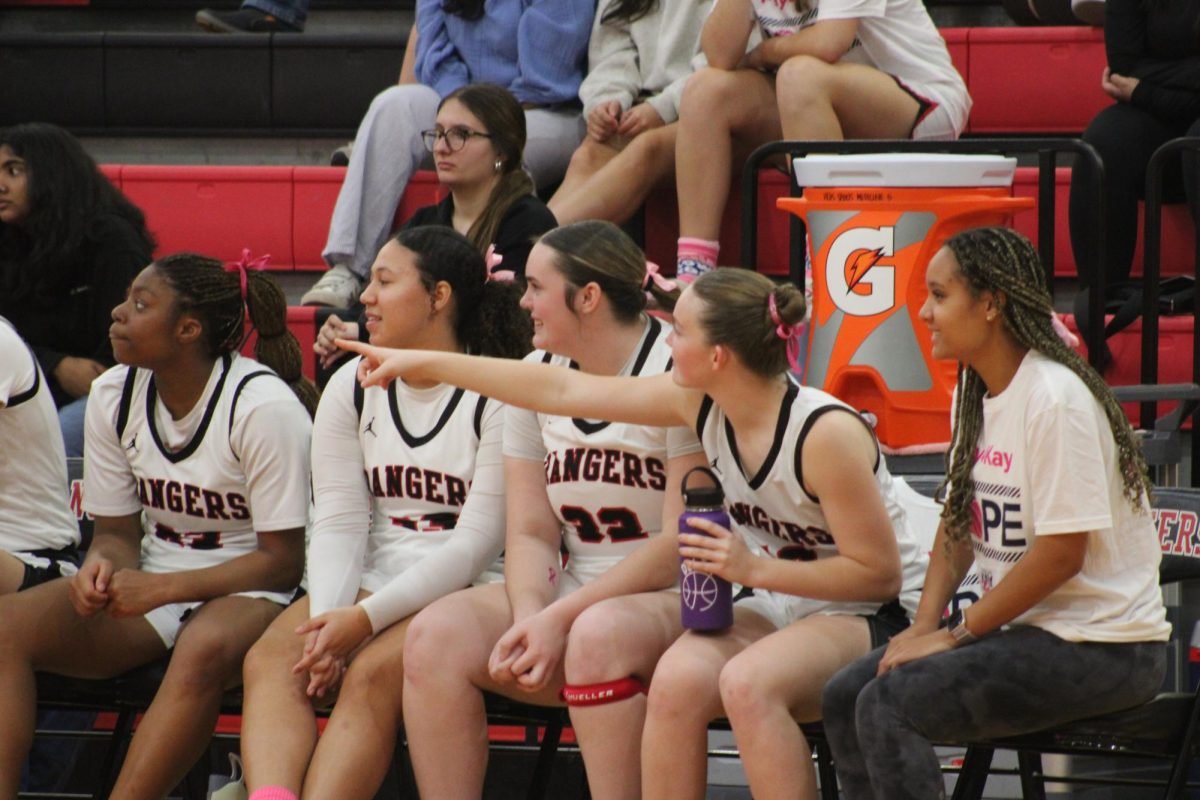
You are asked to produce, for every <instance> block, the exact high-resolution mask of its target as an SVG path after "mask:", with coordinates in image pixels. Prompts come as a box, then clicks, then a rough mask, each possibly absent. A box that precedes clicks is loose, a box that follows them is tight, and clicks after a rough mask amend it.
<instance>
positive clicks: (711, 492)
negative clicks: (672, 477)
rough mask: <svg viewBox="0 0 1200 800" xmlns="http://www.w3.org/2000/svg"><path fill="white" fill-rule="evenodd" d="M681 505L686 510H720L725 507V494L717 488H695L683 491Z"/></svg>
mask: <svg viewBox="0 0 1200 800" xmlns="http://www.w3.org/2000/svg"><path fill="white" fill-rule="evenodd" d="M683 504H684V505H685V506H686V507H688V508H720V507H721V506H723V505H725V493H724V492H722V491H721V487H719V486H697V487H695V488H693V489H687V490H685V491H684V493H683Z"/></svg>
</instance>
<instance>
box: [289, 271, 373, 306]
mask: <svg viewBox="0 0 1200 800" xmlns="http://www.w3.org/2000/svg"><path fill="white" fill-rule="evenodd" d="M362 290H363V285H362V280H361V279H360V278H359V277H358V276H357V275H355V274H354V273H353V272H351V271H350V270H349V269H348V268H346V267H345V266H343V265H341V264H337V265H336V266H333V267H330V269H329V271H328V272H326V273H325V274H324V275H322V276H321V280H319V281H317V282H316V283H314V284H313V287H312V288H311V289H309V290H308V291H307V292H305V293H304V296H303V297H301V298H300V304H301V305H305V306H331V307H333V308H349V307H350V306H352V305H354V301H355V300H357V299H358V296H359V295H360V294H362Z"/></svg>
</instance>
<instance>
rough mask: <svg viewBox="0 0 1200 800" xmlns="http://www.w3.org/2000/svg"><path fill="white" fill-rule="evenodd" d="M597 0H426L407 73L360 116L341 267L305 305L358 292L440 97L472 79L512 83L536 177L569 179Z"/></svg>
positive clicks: (334, 231) (342, 301)
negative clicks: (567, 173) (565, 174)
mask: <svg viewBox="0 0 1200 800" xmlns="http://www.w3.org/2000/svg"><path fill="white" fill-rule="evenodd" d="M594 10H595V3H594V2H593V0H489V2H487V3H486V4H485V3H484V0H418V2H417V4H416V24H415V26H414V28H413V33H412V34H410V35H409V40H408V48H407V51H406V57H405V69H402V70H401V74H400V85H399V86H393V87H392V88H390V89H388V90H386V91H384V92H382V93H381V94H379V95H378V96H377V97H376V98H375V100H374V101H373V102H372V103H371V108H370V109H369V110H368V111H367V114H366V116H365V117H364V118H363V121H362V123H361V124H360V125H359V128H358V135H357V137H356V139H355V146H354V153H353V157H352V158H351V159H350V163H349V166H348V168H347V171H346V180H345V182H344V183H343V184H342V189H341V192H340V193H339V194H338V201H337V206H336V207H335V208H334V211H333V219H332V220H331V221H330V226H329V239H328V241H327V242H326V244H325V251H324V253H323V256H324V258H325V260H326V261H327V262H329V265H330V266H331V267H332V269H330V270H329V271H328V272H327V273H325V275H323V276H322V277H321V279H320V280H319V281H318V282H317V284H316V285H315V286H313V288H312V289H311V290H309V291H308V292H307V293H306V294H305V295H304V297H303V298H302V300H303V302H304V303H305V304H306V305H323V306H333V307H335V308H346V307H347V306H349V305H350V304H351V303H353V302H354V300H355V299H356V298H357V297H358V293H359V291H360V290H361V289H362V285H363V284H364V283H365V282H366V279H367V275H368V272H369V270H370V266H371V260H372V259H373V258H374V257H375V254H376V253H377V252H379V248H380V247H382V246H383V243H384V241H385V240H386V239H387V237H388V233H389V231H391V230H392V219H393V218H394V216H395V213H396V206H397V204H398V203H399V201H400V198H401V197H402V196H403V194H404V190H405V187H406V186H407V184H408V181H409V178H410V177H411V176H412V174H413V172H415V171H416V170H417V169H418V168H419V167H421V166H422V164H423V163H424V162H425V149H424V147H423V146H422V142H421V132H422V131H423V130H425V129H427V128H429V127H431V126H432V124H433V122H434V118H435V116H436V114H437V111H438V108H439V106H438V104H439V102H441V99H442V98H446V97H448V96H449V95H450V94H451V93H452V92H454V91H456V90H458V89H461V88H462V87H464V86H468V85H470V84H473V83H494V84H497V85H499V86H503V87H504V88H505V89H507V90H508V91H510V92H511V93H512V94H513V96H514V97H516V99H517V102H518V103H520V105H521V108H522V111H523V116H524V117H525V126H526V128H527V129H528V131H529V146H528V148H527V150H526V152H525V153H524V158H525V161H526V162H527V164H528V167H529V172H530V174H531V175H532V177H533V181H534V183H535V184H536V185H537V186H538V187H540V188H542V189H543V190H544V189H546V188H548V187H550V186H553V185H554V184H556V183H558V181H559V180H561V179H562V176H563V173H564V172H565V171H566V169H567V162H569V161H570V159H571V153H572V151H573V150H574V149H575V146H576V145H578V144H579V141H580V139H582V138H583V133H584V123H583V118H582V115H581V114H580V110H579V97H578V92H579V84H580V82H581V81H582V80H583V76H584V73H585V71H586V67H587V45H588V35H589V33H590V31H591V27H592V17H593V14H594ZM408 53H413V54H415V57H412V61H411V62H410V56H409V55H408ZM410 63H412V68H411V69H410V68H408V65H409V64H410ZM490 132H491V133H495V131H490ZM439 172H440V170H439Z"/></svg>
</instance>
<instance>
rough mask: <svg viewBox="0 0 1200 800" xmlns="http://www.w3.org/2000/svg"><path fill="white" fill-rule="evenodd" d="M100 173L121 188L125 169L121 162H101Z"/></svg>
mask: <svg viewBox="0 0 1200 800" xmlns="http://www.w3.org/2000/svg"><path fill="white" fill-rule="evenodd" d="M99 166H100V174H102V175H103V176H104V177H106V178H108V182H109V183H111V184H112V185H113V186H115V187H117V188H118V189H120V188H121V170H122V169H124V167H122V166H121V165H120V164H100V165H99Z"/></svg>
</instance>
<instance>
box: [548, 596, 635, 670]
mask: <svg viewBox="0 0 1200 800" xmlns="http://www.w3.org/2000/svg"><path fill="white" fill-rule="evenodd" d="M624 633H625V626H624V625H623V624H622V619H621V617H620V616H619V615H615V616H614V615H613V614H609V613H607V612H606V604H604V603H600V604H598V605H595V606H592V607H591V608H588V609H587V610H585V611H584V612H583V613H582V614H580V615H579V616H578V617H576V619H575V623H574V624H573V625H572V626H571V633H570V636H569V637H568V639H567V650H566V654H565V655H564V657H563V670H564V671H565V673H566V676H567V681H568V682H569V683H573V684H588V683H599V682H600V681H610V680H616V679H617V678H626V677H629V674H630V672H631V669H630V665H629V664H628V662H627V660H626V659H624V658H622V656H621V654H622V653H624V652H625V649H624V648H625V647H626V641H625V637H624Z"/></svg>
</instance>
